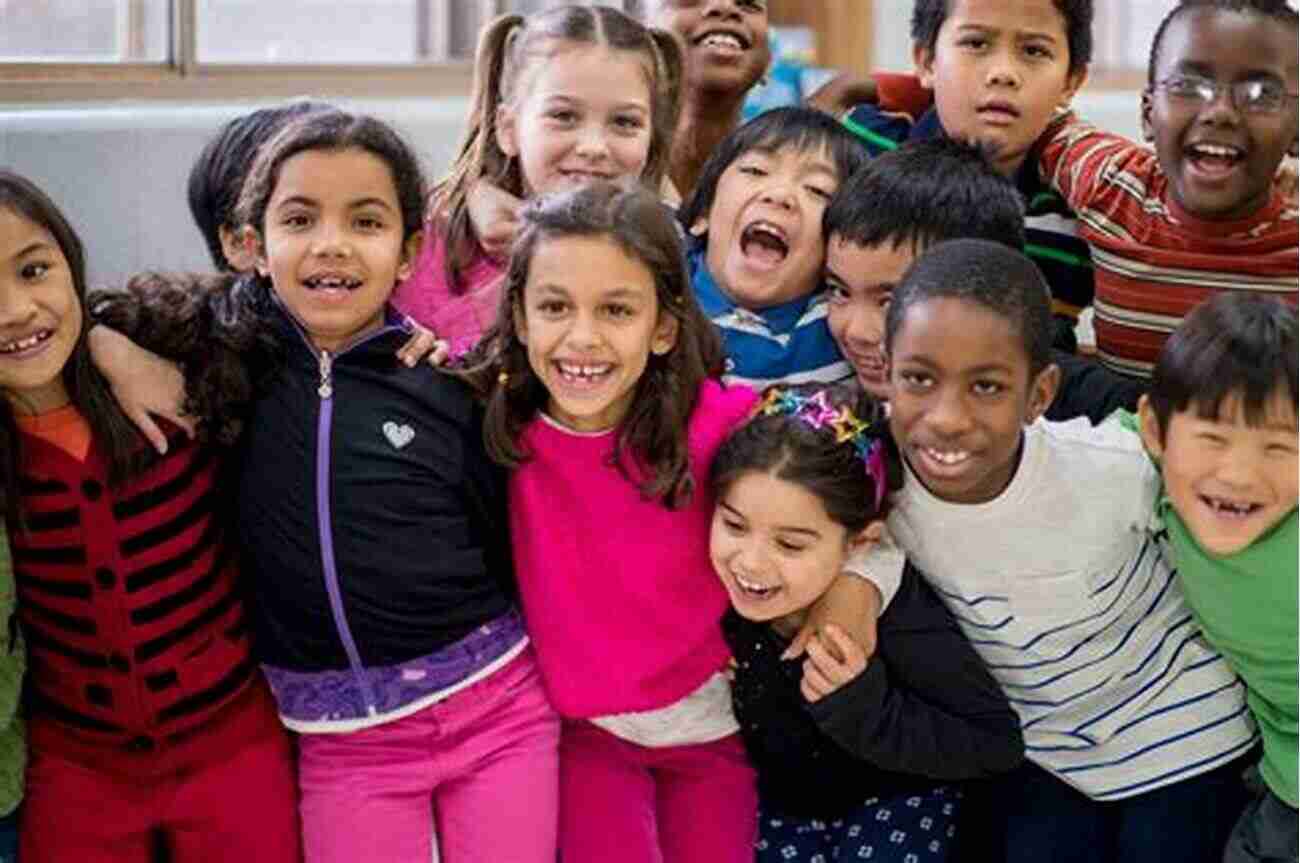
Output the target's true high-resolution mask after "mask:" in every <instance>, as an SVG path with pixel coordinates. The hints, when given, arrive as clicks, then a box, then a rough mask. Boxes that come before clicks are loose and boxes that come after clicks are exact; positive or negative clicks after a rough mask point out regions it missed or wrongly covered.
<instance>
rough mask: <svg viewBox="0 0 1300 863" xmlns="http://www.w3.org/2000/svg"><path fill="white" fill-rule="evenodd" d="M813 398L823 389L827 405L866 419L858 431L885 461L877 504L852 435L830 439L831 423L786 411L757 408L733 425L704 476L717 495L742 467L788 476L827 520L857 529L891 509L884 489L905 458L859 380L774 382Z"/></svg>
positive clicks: (897, 482)
mask: <svg viewBox="0 0 1300 863" xmlns="http://www.w3.org/2000/svg"><path fill="white" fill-rule="evenodd" d="M778 389H789V390H790V391H791V392H794V393H797V394H799V395H801V396H804V397H807V398H811V397H812V396H813V395H814V394H816V393H817V392H824V393H825V394H826V399H827V402H828V404H829V405H830V406H831V407H832V408H834V409H839V408H842V407H847V408H849V409H850V410H852V411H853V415H854V416H856V417H857V418H858V419H860V420H863V421H864V422H866V423H867V428H866V429H865V430H864V431H863V432H862V433H863V434H864V435H866V436H867V437H868V438H869V439H870V441H871V443H872V444H875V443H876V442H879V445H880V446H881V447H883V454H884V460H885V492H886V494H885V495H884V496H883V498H882V504H881V506H880V507H879V509H877V507H876V492H877V490H876V489H875V488H873V485H874V482H873V480H872V479H871V477H870V476H869V475H868V473H867V470H866V467H865V465H864V464H863V462H862V459H861V458H860V457H859V456H858V452H857V450H856V449H855V448H854V446H853V443H852V442H840V441H837V440H836V439H835V430H834V429H832V428H829V427H825V426H823V427H822V428H813V427H812V426H810V425H808V423H806V422H804V421H803V420H802V419H800V418H799V417H796V416H792V415H790V414H776V415H768V414H764V413H760V414H759V415H758V416H756V417H754V418H753V419H752V420H750V421H749V422H747V423H745V424H744V425H742V426H740V427H739V428H737V429H736V430H735V431H733V432H732V433H731V436H730V437H728V438H727V440H726V441H724V442H723V444H722V446H721V448H719V450H718V452H717V455H715V456H714V457H713V464H712V465H711V466H710V469H709V483H710V485H711V487H712V489H713V492H714V494H715V495H717V497H718V498H719V499H721V498H723V497H724V496H725V495H726V493H727V490H728V489H729V488H731V485H732V484H733V483H734V482H735V481H736V480H738V479H739V478H740V477H742V476H744V475H745V474H747V473H755V472H756V473H770V474H772V475H773V476H775V477H776V478H777V479H782V480H785V481H787V482H792V483H794V484H795V485H798V486H800V487H802V488H803V489H805V490H806V491H807V492H808V493H809V494H811V495H813V496H814V497H816V498H817V499H818V500H819V501H821V504H822V506H823V507H824V508H825V509H826V514H827V515H828V516H830V519H831V521H833V522H835V523H836V524H839V525H842V526H843V527H844V528H845V530H847V531H848V532H849V533H850V534H856V533H859V532H860V531H861V530H862V529H863V528H865V527H866V526H867V525H868V524H870V523H871V522H873V521H879V520H880V519H883V518H885V516H886V515H887V514H888V512H889V495H888V492H895V491H898V489H900V488H902V484H903V466H902V465H903V463H902V460H901V458H900V457H899V453H898V447H897V446H895V444H894V439H893V438H892V437H890V435H889V419H888V417H887V415H886V412H885V406H884V403H883V402H881V401H879V400H877V399H876V398H875V397H874V396H872V395H871V394H870V393H867V392H865V391H864V390H862V389H861V388H860V387H858V386H857V384H852V383H850V384H834V385H832V386H829V387H826V386H816V385H809V386H803V387H791V388H778Z"/></svg>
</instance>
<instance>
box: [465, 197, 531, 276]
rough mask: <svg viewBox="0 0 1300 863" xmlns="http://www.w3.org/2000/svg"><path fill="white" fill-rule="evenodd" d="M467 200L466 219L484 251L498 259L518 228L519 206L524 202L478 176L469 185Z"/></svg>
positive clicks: (511, 241)
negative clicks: (479, 178) (472, 227)
mask: <svg viewBox="0 0 1300 863" xmlns="http://www.w3.org/2000/svg"><path fill="white" fill-rule="evenodd" d="M467 203H468V205H469V221H470V224H471V225H473V226H474V235H475V236H477V237H478V243H479V245H480V246H482V247H483V251H485V252H487V254H488V255H489V256H490V257H493V258H497V259H498V260H503V259H505V258H506V257H508V256H509V254H510V246H511V244H512V243H514V241H515V234H516V233H518V231H519V207H520V206H521V205H522V203H523V202H522V201H520V200H519V199H518V198H516V197H515V196H514V195H512V194H510V193H509V192H507V191H505V190H504V189H502V188H501V187H500V186H496V185H493V184H492V183H489V182H488V181H487V180H479V181H477V182H475V183H474V185H473V186H471V187H470V190H469V196H468V199H467Z"/></svg>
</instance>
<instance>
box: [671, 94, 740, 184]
mask: <svg viewBox="0 0 1300 863" xmlns="http://www.w3.org/2000/svg"><path fill="white" fill-rule="evenodd" d="M744 102H745V94H744V93H740V94H738V95H734V96H730V97H728V96H726V95H722V94H719V93H704V94H698V93H695V91H691V92H690V94H688V95H686V96H685V104H683V105H682V114H681V117H680V118H679V119H678V121H677V129H676V130H675V131H674V133H673V152H672V158H671V164H670V165H669V168H668V175H669V176H670V177H671V178H672V181H673V185H674V186H676V187H677V192H678V194H680V195H681V196H682V199H683V200H686V199H689V198H690V196H691V195H692V194H693V193H694V192H695V184H696V183H698V182H699V180H700V172H701V171H702V170H703V169H704V163H705V162H707V161H708V159H709V156H711V155H712V154H713V151H714V150H716V149H717V147H718V145H719V144H721V143H722V139H723V138H725V137H727V136H728V135H730V134H731V132H732V131H733V130H734V129H735V128H736V127H737V126H739V125H740V108H741V106H742V105H743V104H744Z"/></svg>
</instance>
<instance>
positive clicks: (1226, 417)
mask: <svg viewBox="0 0 1300 863" xmlns="http://www.w3.org/2000/svg"><path fill="white" fill-rule="evenodd" d="M1214 407H1215V406H1214V405H1209V404H1197V403H1195V402H1193V403H1192V404H1191V405H1189V407H1188V410H1186V411H1183V412H1182V413H1185V414H1188V415H1191V416H1195V417H1198V418H1200V419H1208V420H1211V421H1213V422H1218V423H1222V424H1224V425H1234V426H1248V427H1251V428H1259V427H1262V428H1265V429H1272V430H1279V431H1282V430H1285V431H1292V432H1293V431H1295V430H1296V427H1297V422H1296V403H1295V402H1294V401H1292V399H1291V393H1290V391H1289V390H1288V389H1287V388H1286V386H1285V385H1279V386H1278V387H1277V389H1275V390H1273V392H1272V393H1271V394H1270V395H1269V397H1268V401H1267V402H1265V403H1264V406H1263V407H1264V410H1263V411H1262V412H1261V413H1259V414H1258V415H1248V412H1247V410H1246V400H1245V398H1244V397H1243V394H1242V393H1241V392H1235V391H1234V392H1231V393H1228V394H1227V395H1226V396H1224V398H1223V399H1222V400H1221V401H1220V402H1219V404H1218V409H1217V410H1215V409H1214Z"/></svg>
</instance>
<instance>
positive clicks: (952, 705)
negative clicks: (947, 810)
mask: <svg viewBox="0 0 1300 863" xmlns="http://www.w3.org/2000/svg"><path fill="white" fill-rule="evenodd" d="M809 710H810V711H811V713H812V715H813V718H814V719H815V720H816V722H817V723H818V725H819V727H820V728H821V729H822V731H823V732H824V733H825V734H826V735H827V736H829V737H831V738H832V739H833V740H835V741H836V742H837V743H838V744H839V745H840V746H842V747H843V748H844V749H846V750H848V751H849V752H851V753H853V754H854V755H856V756H858V757H859V758H862V759H864V760H868V761H870V762H872V763H873V764H875V765H877V766H878V767H880V768H882V769H885V770H892V771H897V772H900V773H911V774H916V775H921V776H927V777H930V778H932V779H936V780H941V781H945V780H958V779H971V778H976V777H980V776H988V775H990V774H994V773H999V772H1002V771H1006V770H1009V769H1011V768H1012V767H1015V766H1016V765H1017V764H1019V763H1020V761H1021V760H1022V759H1023V758H1024V740H1023V738H1022V737H1021V733H1020V723H1019V720H1018V719H1017V717H1016V715H1015V713H1014V712H1013V711H1012V710H1011V708H1010V706H1009V705H1008V704H1007V700H1006V697H1005V696H1003V694H1002V692H1001V690H1000V689H999V687H998V685H997V683H996V682H995V681H994V680H993V678H992V676H991V675H990V674H989V673H988V671H987V670H986V669H985V668H984V664H983V663H982V662H981V661H980V658H979V657H978V656H977V655H976V653H975V650H974V648H972V647H971V646H970V644H969V643H968V642H967V641H966V639H965V637H964V636H963V635H962V634H961V632H960V631H959V630H958V629H957V626H956V624H955V622H954V621H953V620H952V617H951V616H950V615H949V614H948V611H947V609H946V608H944V606H943V604H942V603H941V602H940V600H939V598H938V597H937V596H935V594H934V592H933V591H932V590H931V589H930V588H929V587H928V586H926V585H925V584H924V583H923V582H922V581H921V578H920V576H919V575H918V574H917V573H916V572H915V570H913V569H912V568H911V567H910V566H909V567H908V569H907V572H906V573H905V574H904V580H903V584H902V586H901V587H900V589H899V592H898V594H897V595H896V596H895V597H894V601H893V603H892V604H891V605H890V609H889V612H888V613H887V614H886V615H885V616H884V617H882V618H881V621H880V638H879V642H878V646H877V652H876V655H875V656H874V657H872V659H871V661H870V662H869V663H868V665H867V669H866V671H864V672H863V673H862V674H861V675H859V676H858V678H857V679H855V680H854V681H853V682H852V683H851V684H849V685H848V686H846V687H844V688H842V689H840V690H839V691H837V692H835V693H833V694H832V695H831V696H829V697H828V698H825V699H822V700H821V701H818V702H815V703H813V704H811V705H809Z"/></svg>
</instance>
